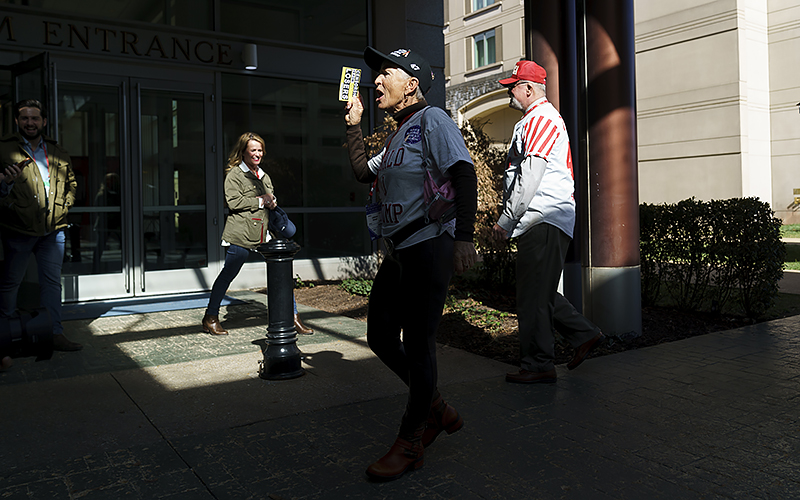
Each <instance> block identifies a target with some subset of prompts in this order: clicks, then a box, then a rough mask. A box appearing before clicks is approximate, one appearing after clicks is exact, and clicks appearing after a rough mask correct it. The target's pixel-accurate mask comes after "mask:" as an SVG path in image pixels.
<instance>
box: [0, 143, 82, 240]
mask: <svg viewBox="0 0 800 500" xmlns="http://www.w3.org/2000/svg"><path fill="white" fill-rule="evenodd" d="M42 140H44V141H45V148H46V150H47V160H48V163H49V167H50V194H49V196H48V195H47V194H46V191H45V189H44V181H43V180H42V175H41V173H40V172H39V168H38V167H37V166H36V162H30V163H28V164H27V165H26V166H25V167H24V168H23V169H22V172H20V175H19V176H18V177H17V178H16V180H15V181H14V183H13V184H12V186H11V191H10V192H9V193H8V196H6V197H4V198H0V226H2V227H5V228H8V229H11V230H13V231H16V232H19V233H22V234H27V235H30V236H44V235H46V234H49V233H52V232H53V231H57V230H59V229H64V228H65V227H67V212H68V211H69V209H70V207H72V205H73V204H74V203H75V191H76V189H77V186H78V183H77V182H76V181H75V174H74V172H73V171H72V160H71V159H70V157H69V153H67V151H66V150H64V149H63V148H62V147H61V146H59V145H58V143H56V142H55V141H54V140H53V139H50V138H49V137H45V136H42ZM27 158H31V156H30V155H29V154H28V152H27V150H26V148H25V140H24V139H23V138H22V136H21V135H19V134H18V133H16V134H10V135H7V136H5V137H3V138H2V139H0V162H1V164H2V167H3V168H5V166H6V165H7V164H11V163H18V162H20V161H22V160H25V159H27ZM31 159H32V158H31Z"/></svg>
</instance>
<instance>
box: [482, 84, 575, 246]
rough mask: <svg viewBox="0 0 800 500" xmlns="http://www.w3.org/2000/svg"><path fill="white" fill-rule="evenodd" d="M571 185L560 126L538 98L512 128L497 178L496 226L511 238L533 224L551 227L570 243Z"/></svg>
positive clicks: (553, 110)
mask: <svg viewBox="0 0 800 500" xmlns="http://www.w3.org/2000/svg"><path fill="white" fill-rule="evenodd" d="M574 192H575V180H574V175H573V170H572V154H571V153H570V149H569V136H568V135H567V129H566V127H565V125H564V120H563V119H562V118H561V115H560V114H559V113H558V111H557V110H556V108H554V107H553V105H552V104H550V103H549V102H548V101H547V98H545V97H542V98H541V99H539V100H537V101H535V102H534V103H533V104H531V105H530V107H529V108H528V109H527V110H526V111H525V114H524V115H523V116H522V119H521V120H520V121H518V122H517V124H516V125H515V126H514V135H513V137H512V139H511V146H510V147H509V150H508V160H507V165H506V171H505V174H504V176H503V211H502V213H501V214H500V219H499V220H498V221H497V223H498V225H499V226H500V227H502V228H503V229H505V230H506V231H508V232H509V235H510V236H511V237H515V236H520V235H521V234H523V233H525V231H527V230H528V229H530V228H531V227H533V226H535V225H536V224H541V223H543V222H544V223H548V224H552V225H553V226H556V227H557V228H559V229H561V230H562V231H564V233H566V234H567V235H568V236H569V237H570V238H571V237H572V232H573V229H574V227H575V197H574V196H573V194H574Z"/></svg>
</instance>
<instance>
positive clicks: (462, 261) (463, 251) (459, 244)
mask: <svg viewBox="0 0 800 500" xmlns="http://www.w3.org/2000/svg"><path fill="white" fill-rule="evenodd" d="M477 260H478V252H477V251H475V244H474V243H473V242H471V241H456V242H455V247H454V251H453V264H454V265H455V271H456V274H462V273H465V272H467V271H468V270H469V268H470V267H472V266H474V265H475V262H477Z"/></svg>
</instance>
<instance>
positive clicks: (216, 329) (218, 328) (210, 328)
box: [203, 314, 228, 335]
mask: <svg viewBox="0 0 800 500" xmlns="http://www.w3.org/2000/svg"><path fill="white" fill-rule="evenodd" d="M203 331H204V332H206V333H210V334H211V335H227V334H228V330H226V329H224V328H222V324H220V322H219V316H209V315H208V314H206V315H205V316H203Z"/></svg>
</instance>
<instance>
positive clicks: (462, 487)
mask: <svg viewBox="0 0 800 500" xmlns="http://www.w3.org/2000/svg"><path fill="white" fill-rule="evenodd" d="M789 278H790V279H794V277H789ZM797 278H798V279H800V275H798V276H797ZM232 295H233V296H235V297H237V298H239V299H242V300H245V301H246V304H244V305H233V306H229V307H228V308H227V311H223V316H224V317H225V325H226V327H228V328H229V330H231V335H230V336H228V337H222V338H217V337H212V336H210V335H206V334H202V333H201V329H200V328H199V321H200V318H201V317H202V309H194V310H185V311H172V312H159V313H148V314H140V315H133V316H118V317H111V318H99V319H95V320H75V321H70V322H69V323H68V324H66V330H67V332H68V334H69V337H70V338H71V339H72V340H75V341H77V342H81V343H83V344H84V349H83V351H80V352H78V353H55V354H54V356H53V359H52V360H50V361H44V362H40V363H34V362H33V360H32V359H30V358H26V359H18V360H15V361H16V364H15V366H14V367H13V368H12V369H11V370H9V371H7V372H0V395H2V401H3V402H4V403H5V404H4V405H3V410H2V415H3V419H2V423H3V432H2V434H1V435H0V449H2V454H0V457H2V458H0V470H2V471H3V472H0V498H2V499H16V498H37V499H38V498H48V499H49V498H54V499H60V498H64V499H67V498H82V499H95V498H122V497H129V498H144V499H150V498H181V499H184V498H185V499H194V498H208V499H212V498H216V499H222V498H232V499H238V498H253V499H262V498H271V499H278V500H280V499H292V498H298V499H328V498H329V499H338V498H364V499H375V498H384V499H398V500H399V499H403V500H406V499H409V498H431V499H445V498H454V499H456V498H457V499H469V498H475V499H478V498H496V499H555V498H574V499H594V498H598V499H604V498H605V499H619V498H628V499H639V498H641V499H648V500H649V499H657V498H665V499H667V498H669V499H674V498H781V499H783V498H787V499H788V498H799V497H800V474H799V473H798V468H800V419H799V417H798V414H800V340H798V337H797V332H798V330H800V317H793V318H786V319H782V320H776V321H773V322H769V323H760V324H757V325H753V326H750V327H746V328H741V329H737V330H731V331H727V332H720V333H715V334H709V335H704V336H699V337H694V338H691V339H687V340H683V341H679V342H672V343H669V344H662V345H659V346H656V347H651V348H647V349H641V350H634V351H627V352H624V353H620V354H616V355H612V356H604V357H601V358H596V359H590V360H588V361H587V362H586V363H584V364H583V365H581V367H580V368H579V369H577V370H575V371H572V372H570V371H567V370H566V369H565V368H564V367H563V366H559V367H558V375H559V381H558V383H557V384H553V385H547V386H536V385H534V386H520V385H512V384H506V383H505V382H504V380H503V374H504V373H505V372H506V371H510V370H512V369H514V367H512V366H509V365H505V364H502V363H499V362H495V361H492V360H488V359H485V358H482V357H479V356H475V355H472V354H469V353H465V352H463V351H460V350H457V349H452V348H448V347H443V346H440V348H439V352H438V356H439V373H440V389H441V391H442V393H443V394H444V396H445V398H446V399H447V400H448V401H449V402H450V403H452V404H453V405H454V406H455V407H456V408H458V410H459V411H460V412H461V414H462V416H463V417H464V420H465V422H466V425H465V427H464V429H463V430H462V431H460V432H458V433H456V434H454V435H452V436H446V435H442V436H440V437H439V439H437V441H436V443H434V444H433V445H432V446H431V447H430V448H429V449H428V450H426V454H425V466H424V467H423V468H422V469H420V470H419V471H415V472H412V473H409V474H407V475H406V476H404V477H403V478H401V479H400V480H398V481H394V482H391V483H386V484H376V483H371V482H369V481H367V479H366V476H365V475H364V469H365V468H366V467H367V465H369V463H370V462H372V461H373V460H375V459H376V458H378V457H379V456H381V455H382V454H383V453H385V452H386V450H387V449H388V446H389V445H390V444H391V443H392V441H393V440H394V437H395V434H396V431H397V424H398V422H399V420H400V416H401V414H402V411H403V407H404V402H405V387H404V386H403V385H402V384H401V383H400V382H399V381H398V380H396V377H394V375H392V374H391V373H390V372H389V370H388V369H386V368H385V367H384V366H383V365H382V363H381V362H380V361H378V360H377V359H376V358H375V357H374V356H373V355H372V354H371V352H370V351H369V349H368V347H367V346H366V342H365V338H364V333H365V330H366V326H365V324H364V323H362V322H359V321H356V320H351V319H349V318H344V317H339V316H335V315H331V314H328V313H324V312H321V311H316V310H313V309H310V308H306V307H303V306H302V305H300V306H299V307H300V313H301V315H302V317H303V319H304V321H305V322H306V323H307V324H309V325H310V326H312V327H314V328H315V329H316V330H317V333H315V334H314V335H313V336H310V337H300V338H299V339H298V345H299V346H300V348H301V350H302V351H303V352H304V353H305V354H306V355H307V359H306V363H305V364H304V367H305V368H306V370H307V373H306V375H304V376H303V377H300V378H297V379H293V380H286V381H265V380H261V379H260V378H258V365H259V361H260V360H261V359H262V356H261V354H260V351H259V348H258V346H257V345H254V343H253V342H254V341H258V340H261V339H263V338H264V335H265V333H266V325H265V323H264V322H265V317H266V308H265V305H264V304H265V297H264V296H263V295H259V294H255V293H252V292H240V293H234V294H232Z"/></svg>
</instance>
